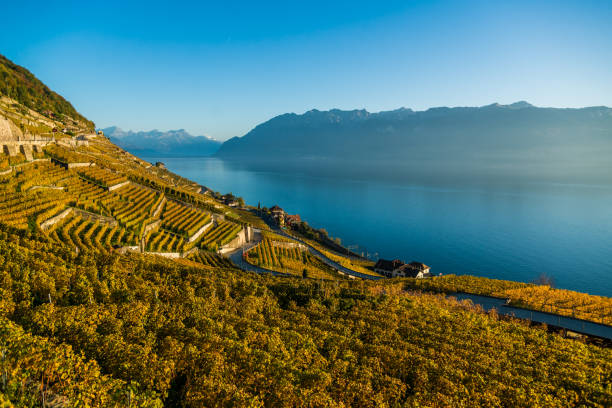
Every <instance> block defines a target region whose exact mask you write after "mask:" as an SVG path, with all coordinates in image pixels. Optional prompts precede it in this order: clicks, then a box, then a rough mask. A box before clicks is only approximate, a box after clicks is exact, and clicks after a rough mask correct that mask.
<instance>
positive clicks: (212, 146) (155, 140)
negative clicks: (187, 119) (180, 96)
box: [102, 126, 221, 156]
mask: <svg viewBox="0 0 612 408" xmlns="http://www.w3.org/2000/svg"><path fill="white" fill-rule="evenodd" d="M102 130H103V131H104V134H105V135H106V136H108V137H109V138H110V139H111V141H113V142H115V143H116V144H118V145H119V146H121V147H123V148H124V149H126V150H128V151H130V152H132V153H139V154H142V153H144V154H162V155H177V156H208V155H211V154H213V153H215V152H216V151H217V150H218V149H219V146H221V142H219V141H217V140H214V139H213V138H210V137H208V136H193V135H191V134H190V133H189V132H187V131H186V130H185V129H176V130H168V131H165V132H164V131H161V130H158V129H153V130H150V131H138V132H135V131H132V130H128V131H125V130H123V129H121V128H119V127H117V126H111V127H108V128H106V129H102Z"/></svg>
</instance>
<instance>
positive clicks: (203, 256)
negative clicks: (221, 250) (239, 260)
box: [188, 251, 235, 268]
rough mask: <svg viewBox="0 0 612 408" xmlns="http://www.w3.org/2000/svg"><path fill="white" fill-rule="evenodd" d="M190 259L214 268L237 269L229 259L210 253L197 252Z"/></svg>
mask: <svg viewBox="0 0 612 408" xmlns="http://www.w3.org/2000/svg"><path fill="white" fill-rule="evenodd" d="M188 259H190V260H192V261H195V262H199V263H201V264H203V265H206V266H212V267H213V268H235V265H234V264H233V263H232V261H230V260H229V259H227V258H224V257H222V256H219V255H217V254H215V253H213V252H208V251H196V252H194V253H193V254H192V255H190V256H189V258H188Z"/></svg>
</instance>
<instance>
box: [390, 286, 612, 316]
mask: <svg viewBox="0 0 612 408" xmlns="http://www.w3.org/2000/svg"><path fill="white" fill-rule="evenodd" d="M401 282H402V284H404V285H406V286H408V287H410V288H414V289H420V290H429V291H441V292H446V293H452V292H466V293H473V294H477V295H486V296H495V297H499V298H504V299H509V300H510V304H511V305H513V306H519V307H524V308H528V309H533V310H541V311H545V312H551V313H556V314H561V315H564V316H572V317H577V318H580V319H585V320H591V321H594V322H597V323H605V324H612V299H611V298H608V297H605V296H595V295H589V294H586V293H580V292H574V291H571V290H564V289H555V288H551V287H549V286H544V285H534V284H529V283H521V282H512V281H506V280H498V279H488V278H481V277H477V276H470V275H459V276H457V275H445V276H439V277H434V278H431V279H405V280H401Z"/></svg>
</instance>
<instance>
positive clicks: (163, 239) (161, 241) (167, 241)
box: [147, 229, 185, 252]
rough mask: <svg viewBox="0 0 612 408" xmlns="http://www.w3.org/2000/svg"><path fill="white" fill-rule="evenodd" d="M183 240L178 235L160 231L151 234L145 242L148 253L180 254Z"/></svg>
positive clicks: (183, 243)
mask: <svg viewBox="0 0 612 408" xmlns="http://www.w3.org/2000/svg"><path fill="white" fill-rule="evenodd" d="M184 245H185V239H184V238H183V237H181V236H180V235H177V234H174V233H172V232H169V231H166V230H163V229H160V230H158V231H155V232H153V233H152V234H151V235H150V237H149V239H148V240H147V251H149V252H182V251H183V246H184Z"/></svg>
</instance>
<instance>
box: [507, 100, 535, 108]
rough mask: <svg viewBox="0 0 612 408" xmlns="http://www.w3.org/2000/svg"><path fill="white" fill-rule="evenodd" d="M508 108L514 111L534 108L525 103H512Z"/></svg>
mask: <svg viewBox="0 0 612 408" xmlns="http://www.w3.org/2000/svg"><path fill="white" fill-rule="evenodd" d="M508 106H509V107H511V108H515V109H523V108H534V106H533V105H532V104H530V103H529V102H527V101H518V102H514V103H512V104H510V105H508Z"/></svg>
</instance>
